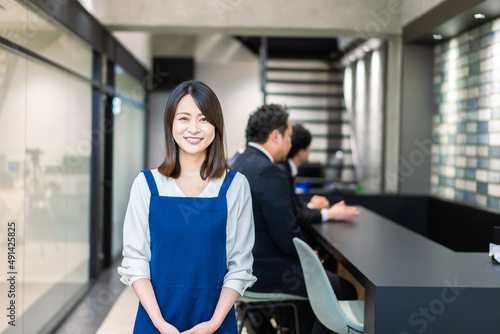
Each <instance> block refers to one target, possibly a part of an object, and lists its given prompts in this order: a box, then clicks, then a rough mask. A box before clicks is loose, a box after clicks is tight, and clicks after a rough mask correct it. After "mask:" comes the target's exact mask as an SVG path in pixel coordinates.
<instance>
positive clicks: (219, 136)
mask: <svg viewBox="0 0 500 334" xmlns="http://www.w3.org/2000/svg"><path fill="white" fill-rule="evenodd" d="M186 95H191V96H192V98H193V100H194V102H195V103H196V105H197V106H198V108H199V109H200V111H201V112H202V113H203V115H204V116H205V117H206V119H207V120H208V122H209V123H210V124H212V125H213V126H214V127H215V138H214V140H213V141H212V143H211V144H210V145H209V146H208V147H207V157H206V158H205V161H203V163H202V164H201V167H200V176H201V178H202V179H203V180H206V179H207V178H210V179H212V178H213V179H218V178H221V177H223V176H224V173H225V172H226V170H227V169H229V166H228V164H227V160H226V153H225V145H224V118H223V116H222V107H221V105H220V102H219V99H218V98H217V96H216V95H215V93H214V92H213V91H212V90H211V89H210V88H209V87H208V86H207V85H205V84H204V83H203V82H201V81H196V80H189V81H185V82H183V83H181V84H179V85H178V86H177V87H175V88H174V90H173V91H172V93H171V94H170V96H169V98H168V101H167V107H166V108H165V116H164V119H163V125H164V128H165V149H166V153H165V160H163V162H162V163H161V165H160V166H159V167H158V171H159V172H160V173H161V174H163V175H165V176H167V177H172V178H174V179H176V178H178V177H179V176H180V175H181V165H180V163H179V147H178V145H177V143H176V142H175V140H174V136H173V134H172V125H173V123H174V118H175V111H176V110H177V105H178V104H179V101H180V100H181V99H182V98H183V97H184V96H186Z"/></svg>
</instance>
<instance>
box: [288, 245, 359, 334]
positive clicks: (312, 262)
mask: <svg viewBox="0 0 500 334" xmlns="http://www.w3.org/2000/svg"><path fill="white" fill-rule="evenodd" d="M293 243H294V244H295V248H296V249H297V252H298V253H299V258H300V264H301V266H302V271H303V272H304V278H305V281H306V289H307V297H308V298H309V302H310V303H311V307H312V309H313V311H314V314H315V315H316V317H317V318H318V319H319V321H320V322H321V323H322V324H323V325H325V326H326V327H327V328H328V329H330V330H332V331H334V332H344V331H345V330H346V327H347V324H348V323H349V319H348V317H347V316H346V314H345V313H344V311H343V310H342V307H341V306H340V304H339V301H338V299H337V296H335V292H334V291H333V288H332V286H331V285H330V281H329V280H328V277H327V276H326V272H325V269H324V268H323V265H322V264H321V262H320V260H319V259H318V256H317V255H316V254H315V253H314V251H313V250H312V249H311V247H309V245H308V244H306V243H305V242H304V241H302V240H300V239H299V238H294V239H293Z"/></svg>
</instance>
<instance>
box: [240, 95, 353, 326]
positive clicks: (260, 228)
mask: <svg viewBox="0 0 500 334" xmlns="http://www.w3.org/2000/svg"><path fill="white" fill-rule="evenodd" d="M246 139H247V143H248V145H247V148H246V150H245V152H244V153H242V154H241V155H239V156H238V157H237V158H236V160H235V162H234V163H233V165H232V167H233V168H234V169H236V170H238V171H239V172H241V173H242V174H244V175H245V176H246V178H247V179H248V182H249V183H250V188H251V193H252V205H253V214H254V221H255V246H254V248H253V256H254V266H253V269H254V274H255V275H256V276H257V277H258V278H259V279H258V281H257V282H256V283H255V285H254V286H253V287H252V290H253V291H258V292H282V293H289V294H294V295H298V296H304V297H307V291H306V286H305V281H304V275H303V273H302V269H301V265H300V260H299V257H298V254H297V252H296V250H295V246H294V244H293V238H295V237H298V238H300V239H302V240H304V236H303V234H302V230H301V228H300V227H299V225H298V224H297V218H296V216H295V213H294V193H293V191H292V190H291V189H292V188H291V187H290V184H289V180H288V178H287V176H286V174H285V173H283V171H282V170H281V169H280V168H279V167H278V166H277V165H276V164H275V163H278V162H282V161H285V159H286V157H287V155H288V152H289V150H290V147H291V145H292V127H291V124H290V121H289V120H288V112H287V111H286V110H285V109H284V108H283V107H282V106H280V105H273V104H271V105H263V106H262V107H260V108H258V109H257V110H256V111H255V112H254V113H252V114H251V115H250V118H249V120H248V124H247V128H246ZM327 275H328V278H329V280H330V283H331V285H332V287H333V289H334V291H335V294H336V295H337V298H338V299H341V300H342V299H344V300H345V299H356V297H357V294H356V290H355V289H354V287H353V286H352V284H351V283H349V282H348V281H346V280H344V279H343V278H340V277H339V276H337V275H336V274H334V273H332V272H328V271H327ZM299 317H300V318H301V320H300V322H301V324H302V323H303V322H302V314H300V315H299ZM301 327H302V326H301ZM327 332H329V331H328V330H327V329H326V328H325V327H324V326H323V325H321V324H320V323H319V321H316V323H315V324H314V329H313V333H327Z"/></svg>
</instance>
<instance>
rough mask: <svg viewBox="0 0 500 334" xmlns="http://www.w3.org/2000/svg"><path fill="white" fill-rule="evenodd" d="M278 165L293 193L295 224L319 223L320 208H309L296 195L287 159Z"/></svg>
mask: <svg viewBox="0 0 500 334" xmlns="http://www.w3.org/2000/svg"><path fill="white" fill-rule="evenodd" d="M278 167H279V168H280V169H281V170H282V171H283V172H285V174H286V175H287V177H288V182H289V184H290V187H291V191H292V192H293V195H294V205H295V213H296V216H297V224H299V225H309V224H314V223H320V222H321V221H322V217H321V210H317V209H309V208H308V207H307V204H306V203H304V202H303V201H302V200H301V199H300V198H299V197H298V196H297V194H295V181H294V179H293V176H292V168H291V167H290V163H289V162H288V161H285V162H282V163H279V164H278Z"/></svg>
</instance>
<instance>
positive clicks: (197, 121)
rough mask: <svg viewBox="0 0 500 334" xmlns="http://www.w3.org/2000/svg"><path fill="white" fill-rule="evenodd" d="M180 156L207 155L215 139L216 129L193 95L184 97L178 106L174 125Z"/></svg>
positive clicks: (173, 131)
mask: <svg viewBox="0 0 500 334" xmlns="http://www.w3.org/2000/svg"><path fill="white" fill-rule="evenodd" d="M172 133H173V135H174V140H175V142H176V143H177V145H179V154H186V153H187V154H192V155H198V154H202V155H205V154H206V149H207V147H208V146H209V145H210V144H211V143H212V141H213V140H214V138H215V127H214V126H213V125H212V124H210V123H209V122H208V120H207V119H206V118H205V116H204V115H203V114H202V112H201V110H200V109H199V108H198V106H197V105H196V103H195V102H194V100H193V97H192V96H191V95H186V96H184V97H183V98H182V99H181V100H180V101H179V104H178V105H177V110H176V111H175V117H174V122H173V124H172Z"/></svg>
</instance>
